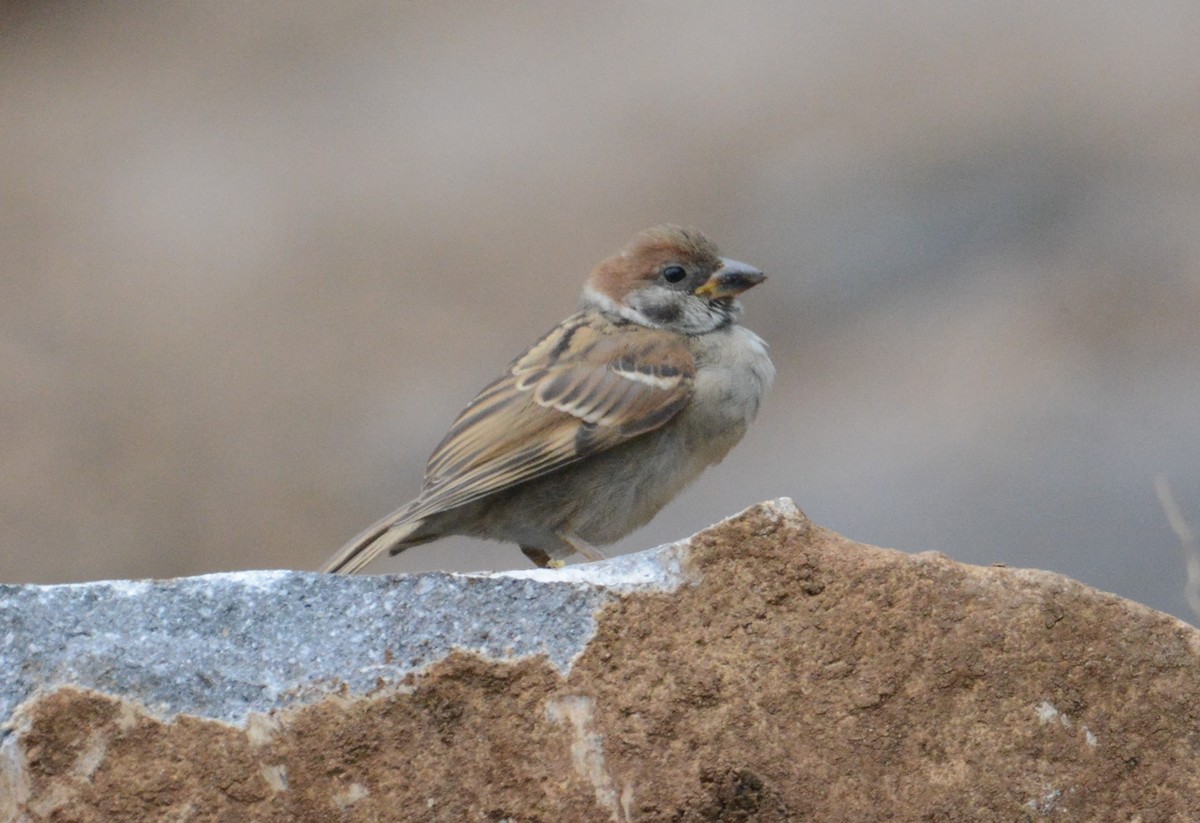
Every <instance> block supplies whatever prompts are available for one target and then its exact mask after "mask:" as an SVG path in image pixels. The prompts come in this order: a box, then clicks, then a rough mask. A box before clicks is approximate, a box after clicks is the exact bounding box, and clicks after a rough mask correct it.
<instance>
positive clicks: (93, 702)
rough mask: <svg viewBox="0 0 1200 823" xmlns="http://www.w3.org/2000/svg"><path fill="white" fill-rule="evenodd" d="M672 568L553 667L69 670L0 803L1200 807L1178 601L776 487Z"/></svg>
mask: <svg viewBox="0 0 1200 823" xmlns="http://www.w3.org/2000/svg"><path fill="white" fill-rule="evenodd" d="M685 571H686V572H687V574H688V575H689V576H690V578H691V580H692V581H693V582H692V583H691V584H689V585H685V586H683V587H681V588H679V589H678V590H676V591H674V592H667V593H646V592H642V593H637V592H635V593H630V594H626V595H624V596H622V597H620V598H618V599H615V600H614V601H613V602H612V603H610V605H608V606H607V607H605V608H604V610H603V612H602V613H601V614H600V617H599V621H598V629H597V632H596V635H595V637H594V638H593V639H592V641H591V642H590V644H589V645H588V646H587V647H586V649H585V651H584V652H583V654H582V655H581V656H580V657H579V658H578V659H577V660H576V661H575V663H574V666H573V667H572V668H571V669H570V671H569V673H567V674H566V675H565V676H564V675H563V674H560V672H559V671H558V670H557V669H555V668H554V667H553V666H551V665H549V664H548V663H547V662H545V660H544V659H541V658H532V659H523V660H520V661H517V662H494V661H491V662H489V661H485V660H482V659H480V658H478V657H475V656H473V655H467V654H453V655H451V656H450V657H448V658H446V659H445V660H444V661H442V662H440V663H438V664H436V665H434V666H433V667H431V668H429V669H427V670H426V671H425V672H424V673H423V674H420V675H417V676H412V677H410V678H409V680H408V681H407V683H406V684H404V686H403V687H402V688H399V689H395V688H392V689H389V690H388V691H386V692H381V693H377V694H375V695H372V696H370V697H359V698H352V697H333V698H327V699H325V700H323V701H321V702H318V703H315V704H311V705H308V706H304V707H301V708H296V709H292V710H288V711H284V712H277V713H275V714H273V715H271V716H254V717H252V719H251V720H250V722H249V723H247V725H246V726H245V727H244V728H243V727H241V726H234V725H227V724H224V723H221V722H217V721H212V720H200V719H197V718H193V717H188V716H178V717H176V718H175V719H174V720H173V721H172V722H162V721H160V720H158V719H155V718H154V717H152V716H150V715H149V714H147V713H146V712H143V711H142V710H141V709H139V708H138V707H137V706H134V705H131V704H129V703H126V702H123V701H122V700H121V699H119V698H117V697H112V696H106V695H101V694H98V693H95V692H89V691H81V690H72V689H60V690H58V691H56V692H54V693H52V694H48V695H45V696H43V697H41V698H40V699H38V700H35V701H31V702H29V703H26V704H25V706H24V707H23V708H22V709H21V711H20V713H19V715H20V717H19V718H18V722H17V723H16V729H15V731H14V732H13V734H12V735H11V736H10V739H9V740H8V741H6V743H5V744H4V745H5V749H4V750H5V751H7V752H8V753H9V759H8V762H7V765H6V766H5V769H6V771H0V795H4V796H5V799H4V800H3V802H0V819H10V820H31V821H40V820H63V821H66V820H71V821H105V823H111V822H112V821H145V820H181V821H182V820H229V821H248V820H255V821H264V822H265V821H296V820H299V821H329V820H363V821H374V820H445V821H466V820H484V821H487V820H491V821H501V820H511V821H547V823H549V822H550V821H593V820H594V821H613V820H616V821H801V820H803V821H811V820H819V821H840V820H846V821H873V820H927V821H974V820H981V821H990V820H997V821H1021V820H1029V821H1035V820H1088V821H1091V820H1139V821H1144V823H1151V822H1152V821H1176V820H1192V819H1200V721H1198V712H1200V709H1198V708H1197V706H1198V704H1200V642H1198V641H1200V635H1198V634H1197V631H1196V630H1195V629H1193V628H1192V627H1190V626H1188V625H1186V624H1184V623H1182V622H1180V621H1178V620H1176V619H1174V618H1172V617H1169V616H1167V615H1164V614H1160V613H1157V612H1154V611H1151V610H1150V609H1147V608H1145V607H1142V606H1140V605H1138V604H1135V603H1131V602H1129V601H1125V600H1122V599H1120V598H1118V597H1115V596H1112V595H1108V594H1104V593H1101V592H1097V591H1095V590H1093V589H1089V588H1087V587H1086V586H1083V585H1081V584H1079V583H1076V582H1074V581H1071V580H1068V579H1066V578H1063V577H1060V576H1057V575H1053V574H1049V573H1044V572H1036V571H1024V570H1013V569H1004V568H978V567H972V566H965V565H962V564H958V563H955V562H953V561H951V560H949V559H947V558H945V557H942V556H940V555H933V554H923V555H916V556H912V555H906V554H902V553H900V552H896V551H890V550H885V549H878V548H873V547H870V546H864V545H861V544H857V543H853V542H851V541H848V540H846V539H845V538H842V537H839V536H838V535H836V534H833V533H832V532H829V531H827V530H824V529H821V528H818V527H814V526H812V525H811V524H810V523H809V522H808V521H807V520H806V519H805V518H804V516H803V515H802V514H799V513H795V512H789V511H788V510H787V509H786V508H781V507H780V506H778V505H764V506H760V507H755V508H753V509H750V510H748V511H747V512H745V513H744V514H742V515H740V516H739V517H737V518H734V519H732V520H729V521H726V522H725V523H722V524H720V525H718V526H715V527H713V528H711V529H709V530H706V531H704V532H701V533H700V534H698V535H696V536H695V537H694V538H693V539H692V541H691V548H690V552H689V553H688V554H687V555H686V560H685ZM535 606H536V604H535V603H531V607H535ZM5 813H6V814H5Z"/></svg>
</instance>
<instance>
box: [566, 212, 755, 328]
mask: <svg viewBox="0 0 1200 823" xmlns="http://www.w3.org/2000/svg"><path fill="white" fill-rule="evenodd" d="M764 280H766V275H764V274H763V273H762V272H761V271H759V270H758V269H756V268H755V267H753V266H750V265H747V264H746V263H739V262H738V261H736V260H730V259H728V258H726V257H722V256H721V254H720V252H719V251H718V250H717V247H716V245H714V244H713V242H712V241H711V240H709V239H708V238H707V237H705V236H704V235H703V234H701V233H700V232H698V231H696V230H695V229H684V228H680V227H678V226H657V227H655V228H652V229H647V230H646V231H644V232H642V233H641V234H639V235H637V236H636V237H634V238H633V240H632V242H630V244H629V245H628V246H626V247H625V249H624V250H623V251H622V252H620V253H619V254H615V255H613V256H612V257H610V258H608V259H607V260H604V261H603V262H601V263H600V265H598V266H596V268H595V269H594V270H593V271H592V273H591V275H590V276H589V277H588V280H587V284H586V285H585V286H584V290H583V302H584V305H587V306H592V307H595V308H597V309H599V310H601V311H603V312H605V313H606V314H608V315H610V316H612V317H614V318H617V319H620V320H624V321H626V322H632V323H638V324H639V325H643V326H649V327H651V328H661V329H669V330H672V331H677V332H680V333H681V334H705V333H707V332H710V331H714V330H716V329H719V328H723V327H725V326H728V325H729V324H730V323H732V322H733V321H734V320H736V319H737V316H738V314H739V313H740V312H741V304H740V302H739V301H738V299H737V296H738V295H739V294H741V293H742V292H744V291H746V290H747V289H749V288H752V287H753V286H757V285H758V284H759V283H761V282H763V281H764Z"/></svg>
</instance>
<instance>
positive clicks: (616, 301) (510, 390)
mask: <svg viewBox="0 0 1200 823" xmlns="http://www.w3.org/2000/svg"><path fill="white" fill-rule="evenodd" d="M765 279H766V276H765V275H764V274H763V272H762V271H760V270H759V269H757V268H755V267H754V266H751V265H748V264H746V263H739V262H738V261H736V260H731V259H729V258H726V257H722V256H721V254H720V252H719V250H718V248H717V246H716V245H715V244H714V243H713V242H712V241H710V240H709V239H708V238H707V237H705V236H704V234H702V233H701V232H699V231H697V230H696V229H690V228H683V227H679V226H674V225H663V226H656V227H654V228H650V229H647V230H645V231H643V232H641V233H639V234H638V235H636V236H635V237H634V238H633V240H632V241H631V242H630V243H629V244H628V245H627V246H626V247H625V248H624V249H623V250H622V251H620V252H619V253H618V254H615V255H613V256H611V257H609V258H607V259H605V260H603V261H602V262H600V263H599V264H598V265H597V266H596V267H595V268H594V269H593V270H592V272H591V274H590V275H589V276H588V278H587V280H586V282H585V285H584V288H583V295H582V298H581V301H580V308H579V311H577V312H576V313H575V314H572V315H571V316H570V317H568V318H566V319H565V320H563V321H562V322H561V323H559V324H558V325H557V326H555V327H554V328H553V329H551V330H550V331H549V332H547V333H546V334H545V335H543V336H542V337H541V338H540V339H539V340H538V341H537V342H535V343H534V344H533V345H532V346H530V347H529V348H528V349H527V350H526V351H525V352H524V353H522V354H521V355H520V356H518V357H517V358H516V359H515V360H513V361H512V363H511V364H510V365H509V367H508V368H507V369H506V370H505V371H504V372H503V374H501V375H500V377H499V378H497V379H496V380H494V381H493V382H492V383H490V384H489V385H488V386H487V387H485V388H484V389H483V390H482V391H481V392H479V394H478V396H476V397H475V399H474V400H472V401H471V402H470V403H469V404H468V405H467V406H466V408H464V409H463V411H462V412H461V413H460V414H459V415H458V418H457V419H456V420H455V421H454V423H453V425H451V426H450V430H449V431H448V432H447V434H446V436H445V437H444V438H443V439H442V441H441V443H439V444H438V446H437V448H436V449H435V450H434V452H433V454H432V456H431V457H430V458H429V462H428V464H427V466H426V469H425V477H424V482H423V483H422V487H421V491H420V493H419V494H418V496H417V497H416V499H414V500H412V501H411V502H410V503H408V504H406V505H404V506H402V507H401V508H399V509H398V510H396V511H395V512H393V513H391V514H389V515H388V516H387V517H385V518H383V519H382V520H379V521H378V522H376V523H374V524H373V525H371V526H370V527H369V528H367V529H365V530H364V531H362V532H361V533H359V534H358V535H356V536H355V537H354V538H353V539H352V540H350V542H348V543H347V544H346V545H345V546H344V547H342V549H340V550H339V551H338V552H337V553H336V554H334V555H333V557H331V558H330V559H329V560H328V561H327V563H326V564H325V566H324V567H323V569H322V571H325V572H338V573H353V572H356V571H359V570H361V569H362V568H363V567H364V566H366V565H367V564H368V563H370V562H371V561H372V560H374V559H375V558H376V557H378V556H379V555H380V554H382V553H383V552H385V551H386V552H388V553H389V554H392V555H395V554H398V553H400V552H402V551H404V550H405V549H408V548H411V547H413V546H418V545H421V544H423V543H428V542H431V541H434V540H437V539H439V538H442V537H446V536H449V535H467V536H471V537H478V538H485V539H491V540H499V541H502V542H507V543H515V544H517V545H518V546H519V547H520V549H521V551H522V552H523V553H524V554H525V556H526V557H527V558H529V559H530V560H531V561H533V563H534V564H536V565H537V566H541V567H551V568H558V567H561V566H563V565H564V564H565V562H566V559H567V558H570V557H572V556H573V555H574V554H575V553H579V554H580V555H582V556H583V557H584V558H585V559H586V560H589V561H593V560H601V559H603V558H604V555H603V553H602V552H601V551H600V550H599V549H598V548H596V547H597V546H598V545H599V546H602V545H607V544H610V543H613V542H615V541H617V540H619V539H620V538H622V537H624V536H625V535H626V534H628V533H629V532H631V531H633V530H634V529H636V528H638V527H640V526H643V525H645V524H646V523H647V522H649V521H650V520H651V519H652V518H653V517H654V516H655V515H656V514H657V513H658V512H659V511H660V510H661V509H662V508H663V506H665V505H666V504H667V503H668V502H670V501H671V500H672V499H673V498H674V497H675V496H676V495H677V494H678V493H679V492H680V491H681V490H682V489H683V488H684V487H686V486H687V485H688V484H690V483H691V482H692V481H694V480H695V479H696V478H697V477H699V475H700V474H701V472H703V471H704V470H705V469H706V468H708V467H709V466H710V465H713V464H715V463H719V462H720V461H721V460H722V459H724V457H725V456H726V454H728V452H729V450H730V449H732V448H733V446H734V445H736V444H737V442H738V441H739V440H740V439H741V438H742V435H743V434H744V433H745V432H746V430H747V428H748V427H749V426H750V424H751V423H752V422H753V420H754V419H755V417H756V415H757V414H758V410H759V405H760V403H761V401H762V398H763V396H764V395H765V394H766V392H767V390H768V389H769V388H770V386H771V383H772V382H773V380H774V378H775V367H774V365H773V364H772V363H771V360H770V357H769V356H768V354H767V345H766V343H764V342H763V340H762V338H760V337H759V336H758V335H757V334H755V333H754V332H752V331H750V330H749V329H747V328H746V327H745V326H742V325H740V324H739V323H738V318H739V316H740V315H741V312H742V306H741V301H740V300H739V299H738V296H739V295H740V294H742V293H743V292H745V291H746V290H747V289H750V288H752V287H754V286H756V285H758V284H760V283H762V282H763V281H764V280H765Z"/></svg>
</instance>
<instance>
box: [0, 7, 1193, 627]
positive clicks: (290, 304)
mask: <svg viewBox="0 0 1200 823" xmlns="http://www.w3.org/2000/svg"><path fill="white" fill-rule="evenodd" d="M0 9H2V10H0V251H2V254H3V257H2V275H3V276H2V280H0V381H2V382H0V385H2V386H3V395H2V396H0V467H2V471H0V580H2V581H6V582H25V581H37V582H57V581H75V580H87V579H93V578H111V577H143V576H154V577H167V576H173V575H186V574H198V573H202V572H211V571H217V570H228V569H244V568H269V567H289V568H313V567H315V566H316V565H317V564H319V563H320V562H321V561H322V560H324V559H325V557H326V556H327V555H328V554H329V553H330V552H332V551H333V550H334V549H335V548H337V546H338V545H339V544H340V543H341V542H342V541H343V540H344V539H346V538H347V537H349V536H350V535H351V534H352V533H354V532H355V531H357V530H358V529H359V528H361V527H362V526H364V525H366V524H367V523H368V522H370V521H372V520H374V519H375V518H377V517H379V516H380V515H382V514H384V513H386V512H387V511H389V510H390V509H391V508H393V507H395V506H396V505H398V504H399V503H401V502H403V501H404V500H406V499H408V498H409V497H410V496H412V495H413V494H414V493H415V492H416V491H417V488H418V485H419V481H420V476H421V472H422V469H423V466H424V461H425V458H426V457H427V455H428V453H429V452H430V450H431V449H432V447H433V446H434V444H435V443H436V442H437V440H438V439H439V438H440V437H441V435H442V433H443V432H444V430H445V428H446V426H447V424H448V423H449V421H450V420H451V419H452V417H453V416H454V414H455V413H456V412H457V411H458V410H459V408H460V407H461V406H462V404H463V403H465V402H466V401H467V400H468V399H469V398H470V397H471V396H472V395H473V394H474V392H475V391H476V390H477V389H478V388H480V387H481V386H482V385H483V384H484V383H485V382H487V381H488V380H489V379H491V377H492V376H493V375H494V374H495V373H496V372H497V370H498V369H500V368H501V367H502V366H503V365H504V364H505V363H507V362H508V360H509V359H510V358H511V357H512V356H513V355H515V354H516V353H518V352H519V351H520V350H521V349H522V348H523V347H524V346H525V345H527V344H528V343H530V342H531V341H532V340H533V339H534V338H535V337H536V336H537V335H538V334H540V333H541V332H543V331H545V330H546V329H548V328H549V327H550V326H552V325H553V324H554V323H555V322H557V321H558V320H559V319H561V318H562V317H563V316H565V315H566V314H567V313H569V312H570V311H571V310H572V309H573V307H574V303H575V300H576V297H577V294H578V290H579V287H580V284H581V282H582V278H583V277H584V275H585V274H586V272H587V271H588V270H589V268H590V267H591V265H592V264H593V263H595V262H596V261H597V260H599V259H600V258H601V257H603V256H605V255H606V254H608V253H610V252H612V251H614V250H616V249H617V248H619V247H620V246H621V245H622V244H624V243H625V242H626V240H627V239H628V237H629V236H630V235H631V234H633V233H634V232H636V231H637V230H639V229H641V228H644V227H646V226H648V225H651V224H654V223H658V222H662V221H672V222H681V223H686V224H692V225H695V226H697V227H699V228H702V229H704V230H705V231H707V232H708V233H709V234H710V235H711V236H713V237H714V238H715V239H716V240H717V241H718V242H719V243H720V244H721V246H722V248H723V250H724V251H725V253H727V254H729V255H730V256H733V257H736V258H738V259H742V260H746V261H748V262H752V263H755V264H757V265H759V266H761V267H762V268H764V269H765V270H766V271H767V272H768V274H769V275H770V276H771V279H770V281H769V282H768V283H767V284H766V285H765V286H763V287H761V288H759V289H756V290H755V291H754V292H751V293H750V294H748V295H747V298H746V300H745V302H746V306H747V311H746V314H745V322H746V323H747V325H749V326H750V327H751V328H753V329H755V330H757V331H758V332H760V333H761V334H762V335H763V336H764V337H766V338H767V340H768V341H769V342H770V344H771V346H772V352H773V355H774V358H775V361H776V364H777V365H778V367H779V380H778V383H777V387H776V390H775V392H774V394H773V395H772V396H771V397H770V398H769V401H768V403H767V404H766V406H765V407H764V410H763V414H762V416H761V418H760V420H759V424H758V425H757V427H756V428H754V429H753V430H752V431H751V433H750V435H749V436H748V437H747V439H746V441H745V442H744V443H743V444H742V446H741V447H740V448H739V449H737V450H735V451H734V453H733V454H732V456H731V457H730V458H729V459H728V460H727V461H726V462H725V464H723V465H722V466H720V467H718V468H716V469H713V470H710V472H709V473H708V474H707V475H705V476H704V478H703V479H702V480H701V481H700V483H698V484H697V486H695V487H694V488H693V489H691V490H690V491H689V492H687V493H685V494H684V495H683V496H682V497H681V498H680V499H679V500H677V501H676V502H675V503H674V504H673V505H672V506H670V507H669V508H668V509H667V510H666V511H664V512H663V514H662V515H661V516H660V517H659V518H658V519H657V520H655V521H654V522H653V523H652V524H651V525H650V526H648V527H647V528H645V529H643V530H642V531H641V532H638V533H636V534H634V535H633V536H631V537H630V538H627V539H626V540H625V541H623V542H622V543H621V544H619V545H618V546H617V547H615V548H614V550H615V551H629V550H633V549H637V548H641V547H645V546H650V545H654V544H656V543H659V542H664V541H668V540H672V539H675V538H678V537H682V536H685V535H687V534H690V533H691V532H693V531H695V530H696V529H698V528H701V527H703V526H705V525H707V524H708V523H710V522H712V521H713V520H715V519H718V518H720V517H722V516H724V515H727V514H730V513H733V512H736V511H737V510H739V509H741V508H742V507H744V506H745V505H747V504H750V503H753V502H756V501H759V500H762V499H765V498H771V497H778V496H781V495H790V496H792V497H794V498H795V500H796V502H797V503H798V504H799V505H800V506H801V507H802V508H804V509H805V510H806V511H807V512H808V513H809V514H810V515H811V516H812V517H813V518H814V519H815V520H816V521H817V522H819V523H821V524H824V525H827V526H829V527H832V528H834V529H837V530H839V531H841V532H843V533H845V534H846V535H848V536H850V537H853V538H856V539H859V540H864V541H868V542H873V543H877V544H881V545H885V546H894V547H899V548H903V549H906V550H912V551H917V550H926V549H937V550H942V551H946V552H948V553H950V554H952V555H953V556H955V557H957V558H959V559H962V560H966V561H971V562H981V563H987V562H1006V563H1009V564H1013V565H1027V566H1037V567H1042V568H1049V569H1054V570H1057V571H1061V572H1065V573H1067V574H1070V575H1072V576H1074V577H1077V578H1080V579H1082V580H1084V581H1086V582H1088V583H1091V584H1093V585H1096V586H1099V587H1101V588H1104V589H1108V590H1113V591H1116V592H1119V593H1121V594H1123V595H1126V596H1129V597H1133V598H1135V599H1138V600H1141V601H1144V602H1146V603H1149V604H1151V605H1153V606H1156V607H1158V608H1162V609H1166V610H1169V611H1172V612H1175V613H1177V614H1180V615H1186V614H1187V611H1186V606H1185V603H1184V599H1183V584H1182V578H1183V564H1182V562H1181V561H1180V558H1179V551H1178V541H1177V539H1176V537H1175V535H1174V534H1173V532H1172V531H1171V529H1170V528H1169V526H1168V524H1167V521H1166V519H1165V517H1164V516H1163V514H1162V511H1161V510H1160V507H1159V504H1158V502H1157V500H1156V498H1155V495H1154V490H1153V484H1152V479H1153V477H1154V475H1155V474H1158V473H1163V474H1165V475H1167V476H1168V477H1169V478H1170V479H1171V482H1172V483H1173V486H1174V489H1175V493H1176V496H1177V497H1178V498H1179V501H1180V503H1181V505H1182V506H1183V508H1184V510H1185V512H1187V513H1188V514H1189V515H1190V516H1191V517H1192V519H1193V522H1195V521H1197V520H1200V436H1198V435H1200V48H1198V47H1197V43H1200V4H1197V3H1195V2H1191V1H1190V0H1189V2H1178V3H1165V2H1164V3H1154V4H1129V3H1116V2H1113V3H1103V2H1089V3H1072V2H1063V3H1056V4H1043V3H1032V2H1031V3H1018V2H1011V3H952V2H942V3H936V2H935V3H915V4H914V3H903V4H899V3H898V4H890V5H889V4H882V3H876V2H819V3H774V4H771V3H767V4H745V3H739V4H735V3H713V4H707V5H705V4H698V3H675V4H671V3H630V4H622V3H605V4H589V5H586V6H585V5H584V4H577V5H575V6H572V7H567V9H566V10H564V7H563V6H562V5H560V4H544V5H536V4H523V5H521V6H520V7H519V8H516V9H512V8H507V7H506V6H504V5H499V4H490V3H475V4H471V3H463V4H446V3H356V4H340V3H316V2H301V3H295V4H290V5H286V6H285V5H283V4H247V3H237V2H211V3H159V2H131V1H130V0H122V2H113V3H99V2H93V3H25V4H10V5H6V6H0ZM524 565H526V561H525V560H524V558H523V557H522V556H521V555H520V554H519V552H518V551H517V550H516V548H514V547H511V546H502V545H499V544H485V543H473V542H470V541H465V540H462V541H460V540H453V541H445V542H442V543H438V544H434V545H430V546H426V547H422V548H420V549H416V550H414V551H412V552H410V553H409V554H408V555H406V556H405V557H403V558H402V559H401V560H400V561H390V562H387V563H380V564H379V565H377V566H376V567H374V568H375V570H379V571H384V570H394V569H401V568H406V569H430V568H447V569H478V568H509V567H521V566H524Z"/></svg>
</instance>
